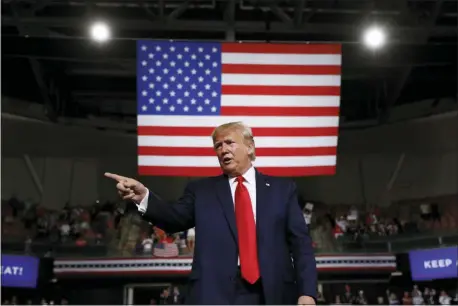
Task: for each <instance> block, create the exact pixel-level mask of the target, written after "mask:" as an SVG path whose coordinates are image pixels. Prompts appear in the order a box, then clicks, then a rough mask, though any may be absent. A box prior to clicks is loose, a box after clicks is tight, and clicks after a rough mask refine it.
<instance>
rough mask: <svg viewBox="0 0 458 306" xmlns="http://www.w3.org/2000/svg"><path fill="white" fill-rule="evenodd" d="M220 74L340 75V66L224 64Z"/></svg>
mask: <svg viewBox="0 0 458 306" xmlns="http://www.w3.org/2000/svg"><path fill="white" fill-rule="evenodd" d="M222 73H243V74H296V75H300V74H315V75H327V74H329V75H340V74H341V73H342V68H341V66H334V65H331V66H312V65H247V64H224V65H223V66H222Z"/></svg>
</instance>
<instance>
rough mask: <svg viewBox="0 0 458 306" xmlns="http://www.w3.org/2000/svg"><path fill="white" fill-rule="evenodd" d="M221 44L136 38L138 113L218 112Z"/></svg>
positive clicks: (213, 113)
mask: <svg viewBox="0 0 458 306" xmlns="http://www.w3.org/2000/svg"><path fill="white" fill-rule="evenodd" d="M221 75H222V74H221V45H220V44H219V43H202V42H199V43H197V42H164V41H138V42H137V101H138V105H137V106H138V114H139V115H191V116H192V115H200V116H202V115H204V116H205V115H219V113H220V109H221Z"/></svg>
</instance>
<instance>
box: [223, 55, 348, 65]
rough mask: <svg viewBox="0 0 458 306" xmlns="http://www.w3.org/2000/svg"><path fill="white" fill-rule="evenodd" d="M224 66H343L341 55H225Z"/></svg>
mask: <svg viewBox="0 0 458 306" xmlns="http://www.w3.org/2000/svg"><path fill="white" fill-rule="evenodd" d="M221 61H222V63H223V64H248V65H326V66H331V65H332V66H335V65H341V64H342V56H341V55H340V54H274V53H270V54H259V53H224V52H223V54H222V55H221Z"/></svg>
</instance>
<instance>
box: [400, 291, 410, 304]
mask: <svg viewBox="0 0 458 306" xmlns="http://www.w3.org/2000/svg"><path fill="white" fill-rule="evenodd" d="M402 305H412V298H411V297H410V294H409V292H408V291H405V292H404V296H403V297H402Z"/></svg>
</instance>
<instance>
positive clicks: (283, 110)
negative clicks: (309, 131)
mask: <svg viewBox="0 0 458 306" xmlns="http://www.w3.org/2000/svg"><path fill="white" fill-rule="evenodd" d="M221 115H222V116H309V117H315V116H339V107H333V106H328V107H245V106H224V107H222V108H221Z"/></svg>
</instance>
